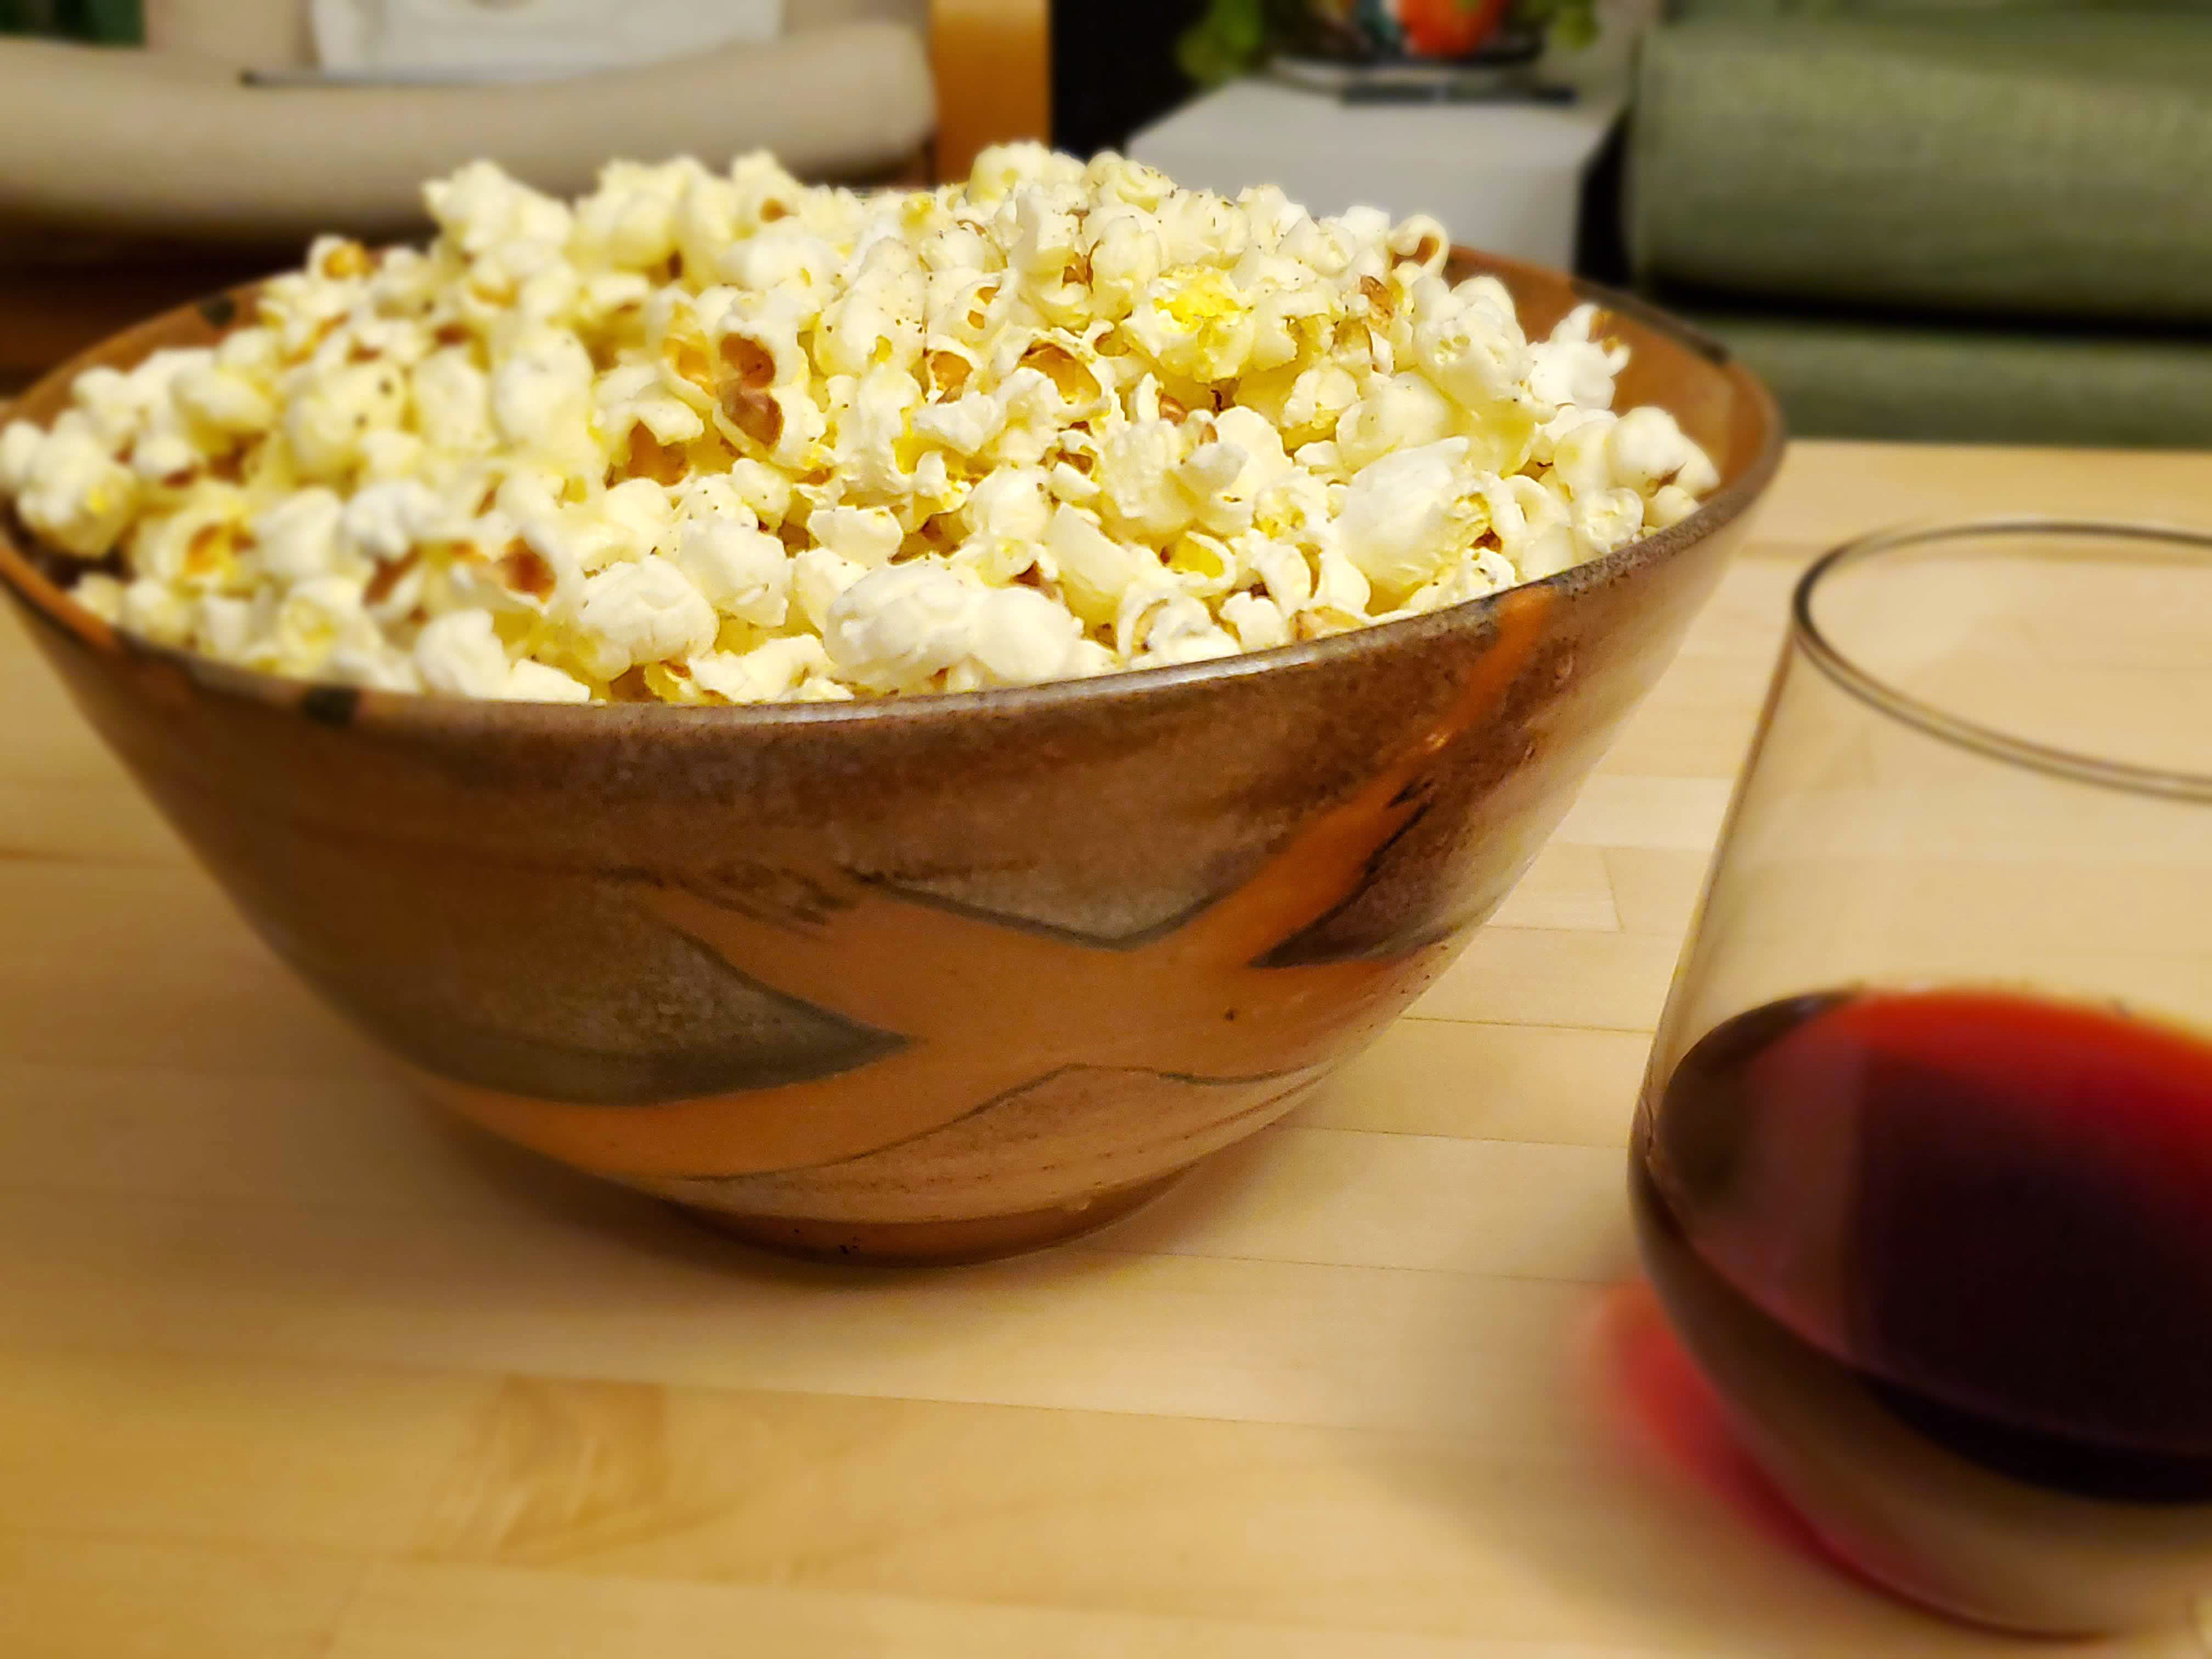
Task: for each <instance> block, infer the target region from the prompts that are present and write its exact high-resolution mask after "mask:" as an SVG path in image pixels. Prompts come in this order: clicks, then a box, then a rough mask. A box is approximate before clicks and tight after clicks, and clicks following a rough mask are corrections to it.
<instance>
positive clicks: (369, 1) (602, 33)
mask: <svg viewBox="0 0 2212 1659" xmlns="http://www.w3.org/2000/svg"><path fill="white" fill-rule="evenodd" d="M801 3H804V0H801ZM313 20H314V33H315V50H316V53H317V56H318V57H319V58H320V60H321V63H322V65H323V67H324V68H325V69H326V70H337V71H340V72H346V73H355V74H374V75H378V76H391V77H392V78H395V79H397V78H407V77H410V76H420V77H422V78H426V79H439V80H445V79H468V78H482V79H486V80H507V79H530V78H539V77H551V76H562V75H579V74H589V73H590V72H592V71H593V70H607V69H623V68H628V67H632V66H635V65H636V64H651V63H658V62H660V61H662V60H664V59H666V58H679V57H682V56H684V54H686V53H688V52H705V51H709V50H712V49H713V48H714V47H717V46H728V45H731V44H732V43H735V42H738V41H758V40H774V39H775V38H776V36H777V35H778V34H779V33H781V29H782V23H783V0H313Z"/></svg>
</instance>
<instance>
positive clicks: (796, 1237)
mask: <svg viewBox="0 0 2212 1659" xmlns="http://www.w3.org/2000/svg"><path fill="white" fill-rule="evenodd" d="M1187 1173H1188V1170H1173V1171H1171V1172H1170V1173H1169V1174H1167V1175H1164V1176H1159V1177H1158V1178H1157V1179H1155V1180H1152V1181H1147V1182H1142V1183H1141V1184H1139V1185H1138V1186H1134V1187H1123V1188H1120V1189H1118V1190H1116V1191H1114V1192H1110V1193H1100V1194H1097V1196H1095V1197H1092V1198H1088V1199H1085V1200H1082V1201H1081V1202H1079V1203H1075V1204H1055V1205H1054V1206H1051V1207H1049V1208H1048V1209H1042V1210H1024V1211H1023V1212H1020V1213H1018V1214H1015V1215H990V1216H978V1217H975V1218H972V1219H969V1220H961V1221H808V1220H805V1219H803V1218H795V1217H792V1216H775V1215H732V1214H730V1213H728V1212H726V1211H722V1210H711V1209H708V1208H706V1207H704V1206H700V1205H695V1204H678V1206H677V1207H678V1209H680V1210H682V1211H683V1212H684V1213H685V1214H686V1215H688V1216H690V1217H691V1218H692V1219H694V1220H696V1221H698V1222H701V1223H702V1224H704V1225H707V1226H709V1227H712V1228H714V1230H715V1231H717V1232H723V1233H728V1234H730V1235H732V1237H736V1238H739V1239H742V1240H743V1241H744V1243H748V1244H750V1245H753V1246H755V1247H757V1248H758V1249H763V1250H770V1251H773V1252H775V1254H776V1255H791V1256H799V1257H801V1258H803V1259H805V1260H806V1261H844V1262H852V1263H855V1264H866V1265H868V1266H872V1267H955V1266H958V1265H959V1264H961V1263H963V1262H971V1261H997V1260H999V1259H1000V1258H1001V1257H1004V1256H1010V1255H1024V1254H1026V1253H1027V1252H1029V1251H1030V1250H1041V1249H1044V1248H1045V1247H1046V1246H1047V1245H1048V1244H1064V1243H1066V1242H1067V1241H1068V1240H1070V1239H1072V1238H1080V1237H1083V1235H1085V1233H1091V1232H1096V1231H1097V1230H1098V1229H1099V1228H1101V1227H1103V1226H1106V1225H1109V1224H1110V1223H1113V1222H1116V1221H1119V1220H1121V1218H1123V1217H1124V1216H1127V1215H1129V1214H1131V1213H1132V1212H1134V1211H1137V1210H1139V1209H1142V1208H1143V1207H1144V1206H1146V1205H1147V1204H1149V1203H1151V1202H1152V1200H1154V1199H1156V1198H1158V1196H1159V1195H1160V1194H1163V1193H1164V1192H1165V1191H1167V1189H1168V1188H1170V1187H1172V1186H1173V1185H1175V1183H1176V1182H1178V1181H1180V1180H1182V1177H1183V1176H1185V1175H1186V1174H1187Z"/></svg>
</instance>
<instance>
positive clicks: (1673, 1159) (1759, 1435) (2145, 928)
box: [1631, 522, 2212, 1634]
mask: <svg viewBox="0 0 2212 1659" xmlns="http://www.w3.org/2000/svg"><path fill="white" fill-rule="evenodd" d="M1631 1188H1632V1199H1633V1202H1634V1206H1635V1211H1636V1217H1637V1223H1638V1234H1639V1237H1640V1240H1641V1243H1642V1246H1643V1252H1644V1262H1645V1265H1646V1267H1647V1269H1648V1270H1649V1272H1650V1276H1651V1278H1652V1280H1653V1282H1654V1285H1655V1286H1656V1289H1657V1291H1658V1292H1659V1295H1660V1298H1661V1301H1662V1304H1663V1306H1664V1307H1665V1309H1666V1310H1667V1313H1668V1318H1669V1319H1670V1320H1671V1322H1673V1324H1674V1328H1675V1330H1676V1332H1677V1334H1678V1335H1679V1336H1680V1338H1681V1339H1682V1341H1683V1344H1684V1346H1685V1347H1686V1349H1687V1350H1688V1351H1689V1352H1690V1353H1691V1355H1692V1358H1694V1359H1695V1360H1696V1361H1697V1363H1698V1364H1699V1367H1700V1369H1701V1370H1703V1371H1704V1372H1705V1376H1707V1378H1708V1380H1709V1381H1710V1382H1711V1383H1712V1384H1713V1385H1714V1388H1715V1390H1716V1392H1717V1394H1718V1395H1719V1396H1720V1397H1721V1398H1722V1399H1723V1401H1725V1402H1726V1404H1727V1406H1728V1407H1729V1411H1730V1413H1731V1416H1732V1419H1733V1422H1734V1426H1735V1430H1736V1432H1737V1433H1738V1435H1739V1437H1741V1440H1742V1442H1743V1443H1744V1444H1745V1446H1746V1449H1747V1450H1748V1451H1749V1452H1750V1453H1751V1455H1753V1458H1754V1459H1755V1460H1756V1461H1757V1462H1759V1464H1760V1465H1761V1466H1762V1467H1763V1468H1764V1469H1765V1472H1766V1474H1768V1475H1769V1477H1770V1478H1771V1480H1772V1481H1773V1483H1774V1484H1775V1486H1777V1487H1778V1490H1779V1491H1780V1492H1781V1493H1782V1494H1783V1496H1784V1498H1787V1499H1788V1500H1789V1501H1790V1503H1791V1504H1794V1505H1795V1506H1796V1508H1797V1510H1799V1512H1800V1513H1801V1514H1802V1516H1803V1518H1804V1519H1805V1520H1806V1521H1807V1522H1808V1523H1809V1524H1810V1525H1811V1526H1812V1528H1814V1531H1815V1532H1817V1533H1818V1534H1820V1536H1821V1537H1822V1538H1823V1539H1824V1540H1825V1541H1826V1542H1827V1543H1828V1544H1829V1546H1830V1547H1832V1549H1834V1550H1835V1551H1836V1552H1837V1553H1838V1554H1840V1555H1841V1556H1843V1557H1844V1559H1847V1560H1849V1561H1850V1562H1851V1563H1852V1564H1854V1565H1857V1567H1858V1568H1860V1569H1861V1570H1862V1571H1864V1572H1865V1573H1866V1574H1868V1575H1869V1576H1871V1577H1873V1578H1875V1580H1877V1581H1879V1582H1881V1583H1885V1584H1887V1585H1889V1586H1891V1587H1892V1588H1893V1589H1896V1590H1898V1591H1899V1592H1900V1593H1901V1594H1903V1595H1907V1596H1910V1597H1911V1598H1913V1599H1915V1600H1917V1601H1921V1602H1923V1603H1925V1604H1927V1605H1929V1606H1932V1607H1937V1608H1940V1609H1942V1610H1945V1611H1948V1612H1949V1613H1954V1614H1956V1615H1958V1616H1960V1617H1962V1618H1966V1619H1969V1620H1974V1621H1977V1622H1979V1623H1984V1624H1988V1625H1993V1626H2001V1627H2004V1628H2008V1629H2013V1630H2019V1631H2032V1632H2044V1633H2052V1634H2057V1633H2068V1634H2079V1633H2090V1632H2109V1631H2113V1630H2118V1629H2121V1628H2125V1627H2129V1626H2136V1625H2142V1624H2145V1623H2149V1622H2154V1621H2160V1620H2166V1619H2178V1618H2179V1617H2182V1616H2184V1615H2185V1613H2187V1611H2188V1609H2189V1607H2190V1604H2191V1601H2192V1600H2193V1598H2194V1596H2195V1595H2196V1594H2197V1593H2198V1592H2202V1591H2206V1590H2212V538H2208V537H2200V536H2193V535H2189V534H2186V533H2184V532H2169V531H2163V530H2155V529H2147V528H2137V527H2131V526H2119V525H2096V524H2067V523H2055V522H1999V523H1990V524H1978V525H1964V526H1955V527H1948V528H1940V529H1932V530H1925V531H1905V532H1892V533H1889V534H1885V535H1880V536H1875V537H1873V538H1869V539H1867V540H1864V541H1860V542H1856V543H1853V544H1850V545H1849V546H1846V547H1843V548H1839V549H1838V550H1836V551H1834V552H1832V553H1831V554H1829V555H1828V556H1826V557H1825V558H1824V559H1822V560H1821V561H1820V562H1819V563H1818V564H1816V565H1815V566H1814V568H1813V569H1812V570H1811V572H1810V573H1809V574H1808V575H1807V576H1806V577H1805V579H1804V580H1803V581H1802V583H1801V584H1800V585H1799V586H1798V588H1797V592H1796V602H1795V608H1794V614H1793V618H1792V627H1791V631H1790V641H1789V644H1788V647H1787V648H1786V649H1785V651H1784V657H1783V661H1782V665H1781V667H1780V669H1779V671H1778V674H1777V676H1776V678H1775V682H1774V686H1773V690H1772V692H1771V696H1770V699H1769V702H1768V704H1767V708H1766V713H1765V719H1764V721H1763V723H1762V726H1761V728H1760V732H1759V738H1758V741H1757V743H1756V744H1754V746H1753V752H1752V757H1751V761H1750V763H1749V767H1748V769H1747V773H1746V775H1745V776H1744V779H1743V781H1742V782H1741V785H1740V787H1739V788H1738V791H1737V794H1736V799H1735V805H1733V807H1732V808H1731V809H1730V812H1729V821H1728V824H1727V827H1726V829H1725V830H1724V831H1723V837H1722V842H1721V846H1720V848H1719V851H1718V853H1717V855H1716V858H1715V860H1714V864H1713V868H1712V872H1711V876H1710V877H1709V878H1708V882H1707V886H1706V891H1705V900H1704V903H1703V905H1702V907H1701V909H1700V914H1699V920H1698V922H1697V924H1696V926H1695V927H1694V928H1693V929H1692V935H1691V940H1690V944H1689V945H1688V948H1687V950H1686V953H1685V955H1684V957H1683V960H1682V964H1681V966H1680V969H1679V970H1678V971H1677V975H1676V977H1675V981H1674V991H1673V994H1672V997H1671V999H1670V1000H1669V1002H1668V1008H1667V1013H1666V1016H1665V1018H1664V1019H1663V1021H1662V1024H1661V1026H1660V1030H1659V1035H1658V1038H1657V1042H1656V1045H1655V1047H1654V1049H1653V1054H1652V1059H1651V1066H1650V1073H1649V1075H1648V1077H1647V1079H1646V1082H1645V1085H1644V1098H1643V1102H1642V1107H1641V1109H1640V1111H1639V1113H1638V1119H1637V1127H1636V1136H1635V1143H1634V1149H1633V1152H1632V1172H1631Z"/></svg>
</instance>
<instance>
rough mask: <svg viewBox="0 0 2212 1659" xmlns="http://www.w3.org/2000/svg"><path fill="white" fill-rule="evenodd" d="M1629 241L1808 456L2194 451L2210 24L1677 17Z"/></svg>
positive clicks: (2199, 422) (2199, 417)
mask: <svg viewBox="0 0 2212 1659" xmlns="http://www.w3.org/2000/svg"><path fill="white" fill-rule="evenodd" d="M1625 211H1626V239H1627V245H1628V253H1629V258H1630V262H1631V265H1632V270H1633V271H1634V274H1635V276H1636V278H1637V280H1638V284H1639V285H1640V286H1642V287H1643V288H1644V289H1646V290H1647V291H1649V292H1651V293H1653V294H1655V295H1658V296H1660V297H1661V298H1662V299H1663V300H1664V301H1667V302H1668V304H1670V305H1672V306H1674V307H1675V308H1677V309H1679V310H1681V311H1684V312H1686V313H1688V314H1689V315H1691V316H1692V318H1694V319H1696V320H1698V321H1699V322H1700V323H1701V324H1702V325H1704V326H1705V328H1706V329H1707V330H1708V331H1710V332H1711V333H1712V334H1714V335H1715V336H1717V337H1718V338H1720V339H1722V340H1723V341H1724V342H1726V343H1729V345H1731V346H1733V347H1734V348H1735V349H1737V350H1738V351H1739V352H1740V353H1741V355H1742V356H1743V357H1744V358H1745V359H1746V360H1747V362H1750V363H1751V364H1752V365H1753V368H1756V369H1758V370H1759V372H1760V373H1761V374H1764V375H1765V377H1766V378H1767V380H1768V381H1769V383H1770V384H1771V385H1772V386H1774V388H1775V390H1776V392H1777V393H1778V395H1779V397H1780V398H1781V399H1782V402H1783V404H1784V407H1785V409H1786V410H1788V412H1789V415H1790V421H1791V424H1792V426H1793V428H1795V429H1796V430H1797V431H1799V432H1802V433H1808V434H1815V433H1817V434H1829V435H1857V436H1870V437H1871V436H1881V437H1917V438H1945V439H1967V440H1971V439H1985V440H1990V441H2008V442H2047V443H2082V444H2125V445H2148V446H2161V447H2177V446H2188V447H2194V446H2212V3H2208V4H2202V5H2186V6H2172V5H2169V6H2164V7H2160V6H2156V5H2152V4H2137V5H2130V6H2124V7H2118V6H2103V5H2084V4H2075V5H2065V4H2057V3H2033V0H1981V3H1974V0H1948V3H1945V0H1888V3H1882V0H1826V3H1802V0H1797V3H1793V0H1686V3H1684V4H1682V5H1680V7H1679V8H1678V10H1677V12H1676V15H1674V16H1673V17H1672V18H1671V19H1670V20H1669V21H1668V22H1667V23H1665V24H1664V25H1662V27H1659V28H1657V29H1656V30H1654V31H1653V32H1652V33H1650V35H1649V36H1648V37H1647V39H1646V40H1645V41H1644V46H1643V50H1642V52H1641V54H1640V57H1639V59H1638V70H1637V86H1636V94H1635V98H1634V101H1633V105H1632V116H1631V120H1630V129H1629V138H1628V171H1627V189H1626V207H1625Z"/></svg>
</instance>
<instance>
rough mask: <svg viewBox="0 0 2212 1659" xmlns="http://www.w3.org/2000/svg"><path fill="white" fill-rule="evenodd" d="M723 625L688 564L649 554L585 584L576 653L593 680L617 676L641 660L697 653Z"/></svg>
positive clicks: (614, 567) (577, 624)
mask: <svg viewBox="0 0 2212 1659" xmlns="http://www.w3.org/2000/svg"><path fill="white" fill-rule="evenodd" d="M719 631H720V623H718V622H717V621H716V620H715V617H714V606H713V605H709V604H708V603H707V599H706V596H705V595H704V594H702V593H701V592H700V591H699V590H698V588H697V587H696V586H693V585H692V581H691V579H690V577H689V576H687V575H685V574H684V570H683V568H682V567H681V566H679V565H678V564H677V563H675V562H673V561H672V560H669V559H665V558H663V557H661V556H659V554H647V556H645V557H643V558H641V559H637V560H635V561H633V562H629V563H626V564H617V565H613V566H611V567H609V568H607V569H605V570H602V571H600V572H599V574H597V575H595V576H592V577H591V578H590V579H589V580H586V582H585V584H584V592H583V599H582V602H581V603H580V605H579V606H578V608H577V616H576V644H575V651H576V654H577V657H578V659H579V661H580V663H581V665H583V667H584V668H585V670H586V671H587V672H588V673H589V674H590V676H591V678H593V679H595V680H603V681H604V680H611V679H614V678H617V677H618V676H620V675H621V674H623V672H625V671H628V670H629V669H630V668H633V667H635V666H637V665H640V664H643V663H651V662H662V661H665V660H666V659H669V658H671V657H690V656H693V655H696V653H699V652H702V651H704V650H706V649H707V648H708V647H709V646H711V645H713V644H714V636H715V635H716V634H717V633H718V632H719Z"/></svg>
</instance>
